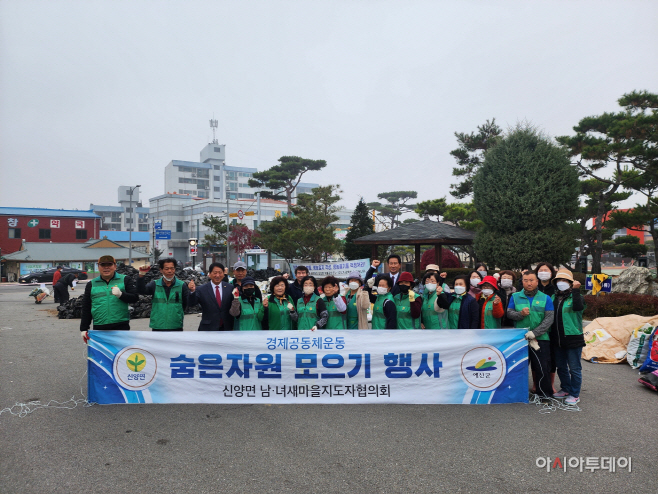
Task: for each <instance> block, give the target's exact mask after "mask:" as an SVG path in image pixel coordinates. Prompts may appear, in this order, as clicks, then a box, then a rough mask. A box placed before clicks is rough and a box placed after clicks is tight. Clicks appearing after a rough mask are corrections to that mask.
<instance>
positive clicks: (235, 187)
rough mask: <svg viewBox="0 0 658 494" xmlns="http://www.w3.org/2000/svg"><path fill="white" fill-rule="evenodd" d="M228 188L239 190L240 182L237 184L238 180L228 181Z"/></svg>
mask: <svg viewBox="0 0 658 494" xmlns="http://www.w3.org/2000/svg"><path fill="white" fill-rule="evenodd" d="M226 190H232V191H236V190H238V184H237V182H229V183H227V184H226Z"/></svg>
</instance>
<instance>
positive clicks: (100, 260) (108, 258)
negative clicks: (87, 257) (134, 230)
mask: <svg viewBox="0 0 658 494" xmlns="http://www.w3.org/2000/svg"><path fill="white" fill-rule="evenodd" d="M103 262H111V263H112V264H116V263H117V262H116V261H115V260H114V257H112V256H100V257H99V258H98V264H101V263H103Z"/></svg>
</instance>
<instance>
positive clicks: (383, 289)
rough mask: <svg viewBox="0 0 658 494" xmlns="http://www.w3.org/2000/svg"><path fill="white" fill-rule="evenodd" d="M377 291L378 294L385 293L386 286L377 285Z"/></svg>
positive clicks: (386, 291) (386, 290)
mask: <svg viewBox="0 0 658 494" xmlns="http://www.w3.org/2000/svg"><path fill="white" fill-rule="evenodd" d="M377 293H379V294H380V295H386V294H387V293H388V288H386V287H385V286H378V287H377Z"/></svg>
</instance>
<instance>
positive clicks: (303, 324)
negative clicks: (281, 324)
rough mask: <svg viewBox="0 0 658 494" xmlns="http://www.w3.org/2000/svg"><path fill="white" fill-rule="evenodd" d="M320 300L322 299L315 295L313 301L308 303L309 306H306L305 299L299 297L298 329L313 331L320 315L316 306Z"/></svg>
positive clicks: (312, 296) (312, 297)
mask: <svg viewBox="0 0 658 494" xmlns="http://www.w3.org/2000/svg"><path fill="white" fill-rule="evenodd" d="M318 298H320V297H318V296H317V295H316V294H315V293H314V294H313V295H311V299H310V300H309V301H308V304H305V303H304V297H303V296H301V297H299V299H298V300H297V314H298V315H299V319H297V329H299V330H305V329H311V328H312V327H313V326H316V325H317V322H318V313H317V307H316V304H317V300H318Z"/></svg>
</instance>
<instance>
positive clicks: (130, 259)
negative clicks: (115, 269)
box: [128, 185, 141, 267]
mask: <svg viewBox="0 0 658 494" xmlns="http://www.w3.org/2000/svg"><path fill="white" fill-rule="evenodd" d="M140 187H141V185H135V186H134V187H131V188H129V189H128V194H130V203H129V204H130V228H128V265H129V266H130V267H132V265H133V227H134V224H133V192H135V189H138V188H140Z"/></svg>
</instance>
